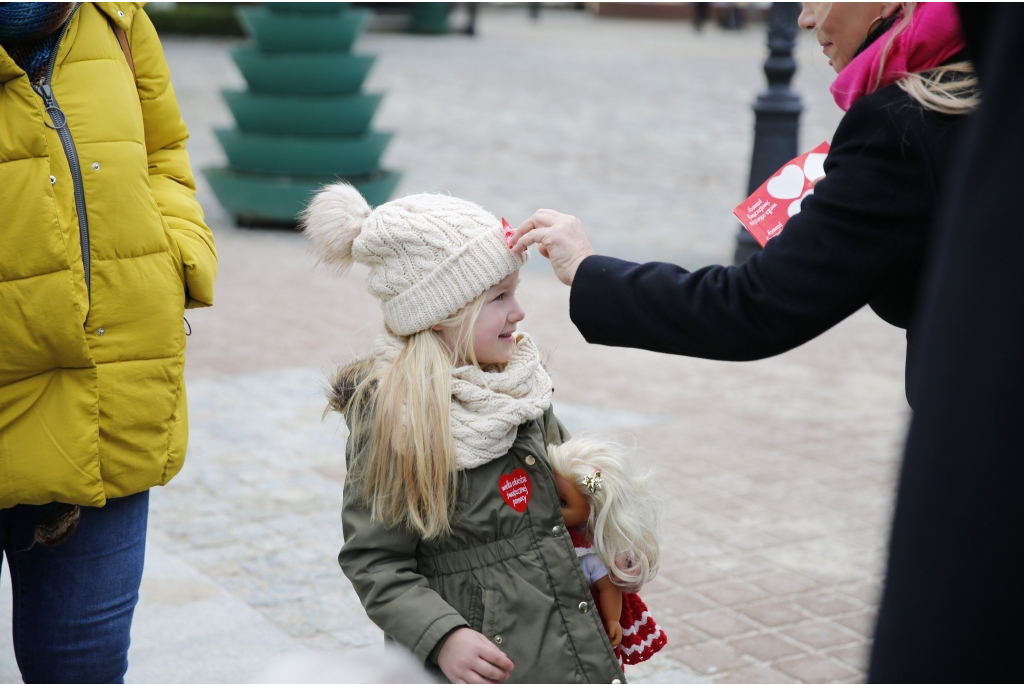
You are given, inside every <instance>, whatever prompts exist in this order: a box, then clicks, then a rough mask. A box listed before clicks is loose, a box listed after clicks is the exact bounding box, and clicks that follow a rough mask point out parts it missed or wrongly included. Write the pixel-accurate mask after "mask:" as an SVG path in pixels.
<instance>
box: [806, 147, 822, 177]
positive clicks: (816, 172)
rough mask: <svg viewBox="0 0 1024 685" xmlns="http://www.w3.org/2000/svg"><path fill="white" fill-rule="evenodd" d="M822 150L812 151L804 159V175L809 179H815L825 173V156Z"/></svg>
mask: <svg viewBox="0 0 1024 685" xmlns="http://www.w3.org/2000/svg"><path fill="white" fill-rule="evenodd" d="M827 156H828V155H823V154H821V153H820V152H812V153H810V154H809V155H807V159H805V160H804V176H806V177H807V180H808V181H814V180H817V179H819V178H821V177H822V176H824V175H825V157H827Z"/></svg>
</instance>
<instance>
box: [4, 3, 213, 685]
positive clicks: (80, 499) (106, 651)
mask: <svg viewBox="0 0 1024 685" xmlns="http://www.w3.org/2000/svg"><path fill="white" fill-rule="evenodd" d="M187 138H188V131H187V130H186V128H185V124H184V122H183V121H182V119H181V114H180V112H179V110H178V105H177V102H176V101H175V97H174V91H173V89H172V88H171V85H170V74H169V71H168V68H167V63H166V62H165V60H164V56H163V51H162V49H161V47H160V42H159V39H158V38H157V34H156V31H155V30H154V28H153V25H152V23H151V22H150V21H149V19H148V17H147V16H146V14H145V12H144V11H142V10H141V5H140V4H135V3H82V4H76V3H0V544H2V547H3V550H4V552H5V555H6V557H7V561H8V564H9V565H10V570H11V576H12V582H13V585H14V595H15V598H16V600H15V603H14V612H15V620H14V631H15V632H14V642H15V651H16V654H17V657H18V664H19V667H20V668H21V671H22V675H23V677H24V679H25V682H34V681H48V682H101V681H102V682H115V681H119V680H121V679H122V678H123V676H124V673H125V670H126V669H127V647H128V637H129V629H130V627H131V617H132V612H133V610H134V607H135V603H136V601H137V598H138V588H139V583H140V580H141V575H142V560H143V553H144V550H145V532H146V517H147V513H148V501H149V500H148V490H149V488H151V487H152V486H154V485H162V484H164V483H166V482H167V481H168V480H170V479H171V478H172V477H173V476H174V475H175V474H176V473H177V472H178V471H179V470H180V469H181V466H182V462H183V460H184V456H185V444H186V440H187V416H186V400H185V387H184V382H183V369H184V362H185V334H184V326H183V320H182V317H183V313H184V309H185V308H186V307H206V306H209V305H211V304H212V303H213V282H214V278H215V276H216V271H217V256H216V251H215V249H214V243H213V235H212V233H211V232H210V229H209V228H207V226H206V225H205V223H204V222H203V213H202V210H201V209H200V207H199V204H198V203H197V202H196V200H195V184H194V180H193V176H192V172H191V169H190V167H189V160H188V154H187V153H186V151H185V141H186V140H187Z"/></svg>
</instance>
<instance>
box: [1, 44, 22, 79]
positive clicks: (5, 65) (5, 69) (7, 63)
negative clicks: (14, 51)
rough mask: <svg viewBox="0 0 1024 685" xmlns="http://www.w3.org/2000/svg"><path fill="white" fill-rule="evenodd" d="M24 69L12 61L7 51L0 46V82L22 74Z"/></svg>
mask: <svg viewBox="0 0 1024 685" xmlns="http://www.w3.org/2000/svg"><path fill="white" fill-rule="evenodd" d="M24 75H25V70H24V69H22V68H21V67H19V66H18V65H17V64H15V63H14V60H13V59H11V56H10V55H8V54H7V51H6V50H4V49H3V48H2V47H0V83H7V82H8V81H10V80H11V79H15V78H18V77H19V76H24Z"/></svg>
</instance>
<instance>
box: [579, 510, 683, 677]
mask: <svg viewBox="0 0 1024 685" xmlns="http://www.w3.org/2000/svg"><path fill="white" fill-rule="evenodd" d="M569 537H570V538H571V539H572V546H573V547H575V548H576V556H578V557H581V558H582V557H584V556H586V555H589V554H595V552H594V550H593V549H591V545H590V540H588V539H587V537H586V536H585V535H584V534H583V532H582V531H581V530H579V529H578V528H574V529H571V530H570V531H569ZM590 594H591V595H593V597H594V606H596V607H597V611H598V615H599V616H600V615H601V602H599V601H598V598H597V593H596V592H594V587H593V586H591V587H590ZM601 624H602V625H604V616H601ZM619 625H621V626H622V642H620V643H619V646H618V647H616V648H615V655H616V656H618V657H619V663H620V664H621V665H622V667H623V670H625V667H626V664H629V665H631V666H632V665H634V664H639V663H640V662H642V661H647V660H648V659H650V658H651V657H652V656H654V655H655V654H657V653H658V652H660V651H661V650H662V648H663V647H664V646H665V645H666V644H667V643H668V638H667V637H666V635H665V631H663V630H662V629H661V628H660V627H659V626H658V624H657V623H655V621H654V617H653V616H651V612H650V610H649V609H648V608H647V605H646V604H644V601H643V600H642V599H640V595H638V594H637V593H635V592H623V593H622V614H621V615H620V616H619Z"/></svg>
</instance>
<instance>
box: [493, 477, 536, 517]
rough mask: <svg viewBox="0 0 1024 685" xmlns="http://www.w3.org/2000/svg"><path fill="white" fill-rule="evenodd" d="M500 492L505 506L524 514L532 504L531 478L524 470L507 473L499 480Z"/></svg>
mask: <svg viewBox="0 0 1024 685" xmlns="http://www.w3.org/2000/svg"><path fill="white" fill-rule="evenodd" d="M498 492H500V493H501V498H502V499H503V500H505V504H507V505H509V506H510V507H512V508H513V509H515V510H516V511H518V512H519V513H520V514H522V513H523V512H524V511H526V505H527V504H529V503H530V476H528V475H527V473H526V471H524V470H522V469H516V470H515V471H513V472H512V473H506V474H505V475H503V476H502V477H501V478H499V479H498Z"/></svg>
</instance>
